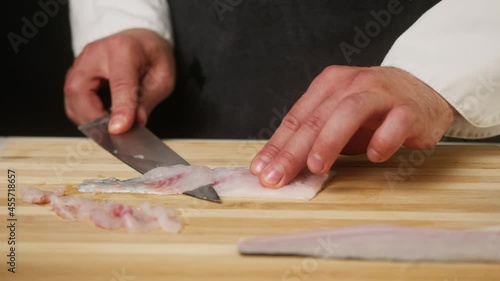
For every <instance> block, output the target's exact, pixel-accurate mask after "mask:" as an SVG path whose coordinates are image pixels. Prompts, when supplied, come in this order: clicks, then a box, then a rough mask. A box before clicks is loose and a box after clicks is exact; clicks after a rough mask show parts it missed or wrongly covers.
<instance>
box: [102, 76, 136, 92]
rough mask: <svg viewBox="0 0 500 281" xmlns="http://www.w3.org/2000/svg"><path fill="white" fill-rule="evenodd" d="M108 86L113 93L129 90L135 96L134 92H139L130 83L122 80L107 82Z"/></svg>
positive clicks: (116, 79)
mask: <svg viewBox="0 0 500 281" xmlns="http://www.w3.org/2000/svg"><path fill="white" fill-rule="evenodd" d="M109 86H110V88H111V89H112V90H113V91H115V92H116V91H122V90H127V89H130V91H132V92H133V94H137V93H136V92H137V91H139V88H138V87H134V86H133V85H132V84H131V82H130V81H128V80H127V79H124V78H115V79H113V80H111V81H109Z"/></svg>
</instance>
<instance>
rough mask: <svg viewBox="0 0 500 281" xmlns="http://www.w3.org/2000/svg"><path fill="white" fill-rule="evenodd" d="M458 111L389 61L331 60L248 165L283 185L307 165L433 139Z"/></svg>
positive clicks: (424, 144) (376, 158)
mask: <svg viewBox="0 0 500 281" xmlns="http://www.w3.org/2000/svg"><path fill="white" fill-rule="evenodd" d="M455 117H456V112H455V110H454V109H453V108H452V107H451V106H450V105H449V104H448V103H447V102H446V101H445V100H444V99H443V98H441V97H440V96H439V94H437V93H436V92H435V91H434V90H433V89H432V88H430V87H429V86H427V85H426V84H424V83H423V82H421V81H420V80H418V79H416V78H415V77H413V76H412V75H410V74H409V73H407V72H405V71H403V70H400V69H397V68H389V67H371V68H360V67H348V66H331V67H328V68H326V69H325V70H324V71H323V72H322V73H321V74H320V75H318V77H316V78H315V79H314V81H313V82H312V83H311V85H310V86H309V88H308V89H307V91H306V93H305V94H304V95H303V96H302V97H301V98H300V99H299V100H298V101H297V103H296V104H295V105H294V106H293V107H292V109H291V110H290V112H289V113H288V114H287V115H286V116H285V118H284V119H283V121H282V122H281V125H280V126H279V127H278V129H277V130H276V132H275V133H274V135H273V136H272V137H271V139H270V140H269V141H268V142H267V144H266V145H265V146H264V147H263V148H262V150H261V151H259V153H258V154H257V155H256V157H255V158H254V160H253V161H252V163H251V166H250V167H251V171H252V173H253V174H255V175H259V178H260V182H261V184H262V185H264V186H267V187H281V186H283V185H285V184H287V183H289V182H290V181H291V180H292V179H293V178H294V177H295V176H296V175H297V174H298V173H299V172H300V171H301V169H302V168H304V167H305V166H306V165H307V167H308V168H309V170H310V171H311V172H313V173H315V174H321V173H326V172H328V170H329V169H330V168H331V166H332V165H333V163H334V162H335V160H336V159H337V157H338V155H339V154H340V153H345V154H359V153H365V152H366V153H367V155H368V158H369V159H370V160H371V161H373V162H382V161H385V160H387V159H388V158H389V157H390V156H391V155H393V154H394V153H395V152H396V150H397V149H398V148H399V147H400V146H401V145H405V146H407V147H409V148H415V149H423V148H428V147H432V146H433V145H435V144H436V143H437V142H438V141H439V139H440V138H441V137H442V136H443V134H444V133H445V132H446V131H447V129H448V128H449V127H450V126H451V124H452V123H453V121H454V119H455Z"/></svg>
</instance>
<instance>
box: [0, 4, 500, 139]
mask: <svg viewBox="0 0 500 281" xmlns="http://www.w3.org/2000/svg"><path fill="white" fill-rule="evenodd" d="M37 2H38V1H5V3H3V5H4V10H3V15H2V25H1V29H2V32H1V34H2V38H3V39H2V44H1V48H2V49H1V52H0V53H1V56H2V60H1V62H2V64H1V65H2V69H3V71H2V75H1V77H2V80H1V81H2V83H1V85H2V89H1V93H2V99H1V105H2V108H1V110H0V136H82V134H81V133H80V132H79V131H78V130H77V129H76V126H75V125H74V124H73V123H71V122H70V121H69V120H68V119H67V118H66V115H65V113H64V104H63V85H64V77H65V73H66V71H67V69H68V68H69V67H70V66H71V64H72V61H73V53H72V49H71V33H70V26H69V16H68V5H60V6H59V7H60V10H59V12H58V13H57V14H56V15H55V16H53V17H50V18H49V20H48V22H47V24H46V25H45V26H43V27H41V28H39V29H38V32H37V34H36V35H35V36H34V37H33V38H31V39H28V40H29V42H28V43H27V44H21V45H20V46H19V52H18V53H17V54H16V53H15V51H14V49H13V48H12V46H11V44H10V42H9V39H8V37H7V34H9V32H13V33H16V34H21V28H22V26H23V24H24V23H23V22H22V18H23V17H26V18H28V19H29V20H30V21H31V19H32V17H33V15H34V14H35V13H36V12H38V11H40V7H39V5H38V4H37ZM103 93H104V95H105V94H106V90H104V91H103ZM161 107H162V106H160V109H159V110H156V111H155V112H154V114H153V115H152V117H151V119H150V124H149V127H150V129H151V130H152V131H153V132H154V133H156V134H157V135H159V136H160V137H172V136H170V135H169V134H168V133H167V132H164V130H163V131H162V120H164V116H163V115H162V112H161ZM163 107H165V105H163ZM169 108H172V107H171V106H169ZM173 108H175V107H173ZM173 137H176V136H173ZM180 137H182V136H180ZM492 140H493V139H486V140H484V141H492ZM496 140H497V141H498V138H496Z"/></svg>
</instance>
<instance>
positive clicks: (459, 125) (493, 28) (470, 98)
mask: <svg viewBox="0 0 500 281" xmlns="http://www.w3.org/2000/svg"><path fill="white" fill-rule="evenodd" d="M498 11H500V2H498V1H497V0H483V1H468V0H453V1H452V0H443V1H442V2H441V3H439V4H438V5H436V6H435V7H434V8H432V9H431V10H430V11H429V12H427V13H426V14H425V15H424V16H422V17H421V18H420V19H419V20H418V21H417V22H416V23H415V24H414V25H413V26H412V27H411V28H410V29H409V30H408V31H407V32H405V33H404V34H403V35H402V36H401V37H400V38H399V39H398V40H397V41H396V43H395V44H394V46H393V47H392V49H391V50H390V52H389V53H388V54H387V56H386V58H385V60H384V62H383V63H382V65H384V66H394V67H398V68H401V69H404V70H406V71H408V72H409V73H411V74H413V75H414V76H416V77H417V78H419V79H420V80H422V81H423V82H425V83H427V84H428V85H429V86H431V87H432V88H434V90H436V91H437V92H438V93H439V94H440V95H441V96H442V97H443V98H444V99H445V100H446V101H447V102H448V103H449V104H451V105H452V106H453V107H454V108H455V110H456V111H457V112H458V113H459V114H460V117H459V118H457V120H456V121H455V122H454V123H453V125H452V126H451V128H450V129H449V131H448V132H447V134H446V135H448V136H452V137H460V138H485V137H490V136H494V135H498V134H500V17H498Z"/></svg>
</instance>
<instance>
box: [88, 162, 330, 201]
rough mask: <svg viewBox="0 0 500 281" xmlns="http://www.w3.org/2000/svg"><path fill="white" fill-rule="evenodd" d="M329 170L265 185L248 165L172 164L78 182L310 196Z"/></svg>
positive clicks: (124, 189) (106, 188)
mask: <svg viewBox="0 0 500 281" xmlns="http://www.w3.org/2000/svg"><path fill="white" fill-rule="evenodd" d="M330 175H331V174H323V175H314V174H311V173H308V172H303V173H301V174H299V175H298V176H297V177H296V178H295V179H294V180H293V181H292V182H291V183H290V184H288V185H286V186H284V187H282V188H279V189H272V188H265V187H263V186H262V185H261V184H260V183H259V179H258V177H256V176H254V175H252V173H251V172H250V170H249V169H248V168H244V167H236V168H232V167H225V168H216V169H210V168H208V167H205V166H184V165H174V166H169V167H159V168H155V169H153V170H151V171H149V172H147V173H145V174H144V175H142V176H141V177H137V178H132V179H128V180H123V181H120V180H118V179H115V178H109V179H104V180H101V179H92V180H87V181H84V182H83V183H82V184H80V185H79V186H78V190H79V191H81V192H109V193H149V194H181V193H183V192H185V191H189V190H192V189H196V188H198V187H200V186H204V185H208V184H211V185H212V186H213V187H214V189H215V191H217V193H218V194H219V196H222V197H254V198H255V197H259V198H279V199H299V200H309V199H311V198H313V197H314V196H316V194H317V193H318V192H319V191H320V190H321V189H322V188H323V186H324V184H325V182H326V181H327V179H328V178H329V176H330Z"/></svg>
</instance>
